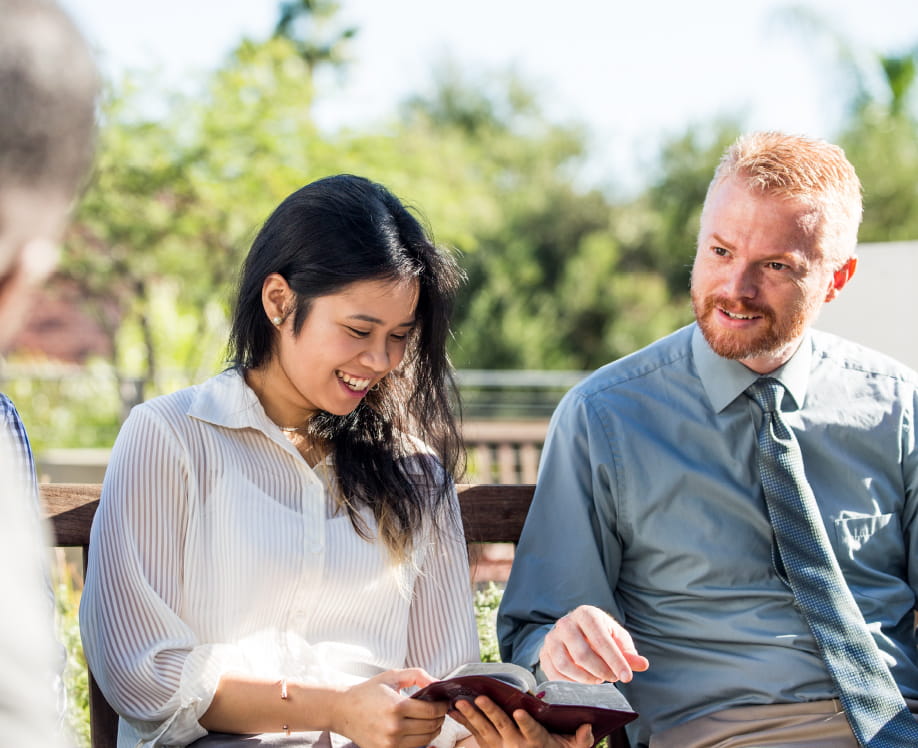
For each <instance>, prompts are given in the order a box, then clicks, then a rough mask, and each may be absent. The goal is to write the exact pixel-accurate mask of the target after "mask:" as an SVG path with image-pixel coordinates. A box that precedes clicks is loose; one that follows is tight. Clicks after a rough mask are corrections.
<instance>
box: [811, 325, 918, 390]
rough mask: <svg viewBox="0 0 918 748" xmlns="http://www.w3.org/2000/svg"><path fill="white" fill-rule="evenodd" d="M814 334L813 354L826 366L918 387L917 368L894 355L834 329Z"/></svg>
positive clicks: (817, 331)
mask: <svg viewBox="0 0 918 748" xmlns="http://www.w3.org/2000/svg"><path fill="white" fill-rule="evenodd" d="M811 334H812V336H813V337H812V339H813V351H814V354H815V356H816V358H817V360H818V362H819V363H820V364H822V365H824V366H827V367H832V368H837V369H840V370H845V371H848V372H852V373H859V374H863V375H864V376H868V377H885V378H889V379H894V380H899V381H902V382H903V383H907V384H910V385H912V386H914V387H918V372H916V371H915V370H914V369H912V368H911V367H909V366H906V365H905V364H903V363H902V362H901V361H898V360H897V359H895V358H893V357H892V356H889V355H887V354H885V353H881V352H880V351H877V350H875V349H873V348H869V347H868V346H865V345H862V344H860V343H856V342H854V341H853V340H848V339H847V338H843V337H841V336H839V335H835V334H834V333H830V332H825V331H822V330H813V331H812V332H811Z"/></svg>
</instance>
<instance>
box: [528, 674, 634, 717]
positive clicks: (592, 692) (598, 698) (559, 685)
mask: <svg viewBox="0 0 918 748" xmlns="http://www.w3.org/2000/svg"><path fill="white" fill-rule="evenodd" d="M543 692H544V695H543V696H542V700H543V701H548V702H550V703H552V704H581V705H585V706H599V707H602V708H604V709H624V710H628V711H630V710H631V706H630V705H629V704H628V701H627V699H625V697H624V696H622V694H621V693H620V692H619V690H618V689H617V688H616V687H615V686H613V685H612V684H611V683H601V684H599V685H592V684H589V683H573V682H570V681H563V680H550V681H545V682H544V683H540V684H539V685H538V686H536V693H543Z"/></svg>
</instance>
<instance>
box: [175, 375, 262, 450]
mask: <svg viewBox="0 0 918 748" xmlns="http://www.w3.org/2000/svg"><path fill="white" fill-rule="evenodd" d="M188 415H189V416H191V417H192V418H198V419H200V420H202V421H207V422H208V423H212V424H214V425H215V426H223V427H225V428H230V429H244V428H254V429H258V430H259V431H263V432H265V433H266V434H271V433H272V432H276V431H277V428H276V427H275V428H274V429H272V428H271V425H272V424H271V421H270V419H269V418H268V416H267V415H266V414H265V409H264V408H263V407H262V405H261V402H260V401H259V399H258V397H257V396H256V395H255V393H254V392H253V391H252V390H251V388H250V387H249V386H248V385H247V384H246V383H245V377H243V375H242V372H241V371H237V370H236V369H227V370H226V371H224V372H222V373H221V374H218V375H217V376H215V377H211V378H210V379H208V380H207V381H206V382H202V383H201V384H200V385H198V387H197V388H196V392H195V395H194V399H193V400H192V401H191V406H190V407H189V408H188Z"/></svg>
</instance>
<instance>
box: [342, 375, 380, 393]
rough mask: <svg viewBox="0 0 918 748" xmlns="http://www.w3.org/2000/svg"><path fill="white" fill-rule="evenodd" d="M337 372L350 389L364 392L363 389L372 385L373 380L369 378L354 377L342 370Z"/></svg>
mask: <svg viewBox="0 0 918 748" xmlns="http://www.w3.org/2000/svg"><path fill="white" fill-rule="evenodd" d="M335 373H336V374H337V375H338V379H340V380H341V381H342V382H344V383H345V384H346V385H347V386H348V388H349V389H352V390H354V392H363V390H365V389H366V388H367V387H369V386H370V381H371V380H369V379H363V378H357V377H352V376H350V375H349V374H345V373H344V372H341V371H339V372H335Z"/></svg>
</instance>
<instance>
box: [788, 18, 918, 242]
mask: <svg viewBox="0 0 918 748" xmlns="http://www.w3.org/2000/svg"><path fill="white" fill-rule="evenodd" d="M782 18H783V19H784V20H785V21H787V23H788V24H789V25H790V26H791V28H793V29H795V30H797V31H799V32H800V35H801V37H802V38H803V39H805V41H806V44H807V48H808V49H816V50H820V49H825V50H827V57H828V60H829V65H828V69H829V70H830V72H832V73H833V74H834V76H835V77H836V78H837V80H838V85H837V86H836V89H837V90H839V91H841V92H842V95H841V97H840V100H841V102H842V103H843V105H844V108H845V111H846V117H845V121H844V122H843V124H842V126H841V131H840V133H839V135H838V137H837V141H838V142H839V143H840V144H841V145H842V147H843V148H844V149H845V152H846V154H847V155H848V158H849V159H850V160H851V163H852V164H854V167H855V169H856V170H857V173H858V176H859V177H860V179H861V183H862V185H863V187H864V222H863V224H862V226H861V231H860V240H861V241H864V242H881V241H903V240H915V239H918V212H916V211H915V209H914V206H915V204H916V201H918V181H916V180H915V174H916V173H918V86H916V85H915V76H916V73H918V45H916V46H912V47H911V49H905V50H899V51H895V52H878V51H876V50H873V49H865V48H862V47H860V46H859V45H857V44H856V43H855V42H854V40H853V39H851V38H850V37H848V36H847V35H846V34H844V33H842V32H841V31H839V30H838V29H837V28H836V26H835V24H834V23H833V21H832V20H831V18H830V17H828V16H823V15H821V14H819V13H815V12H813V11H809V10H806V9H803V8H800V7H796V6H794V7H791V8H789V9H787V10H785V11H784V12H783V14H782Z"/></svg>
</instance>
